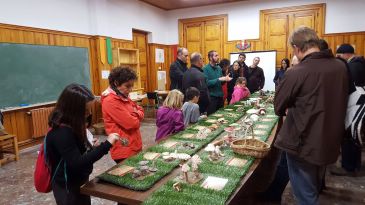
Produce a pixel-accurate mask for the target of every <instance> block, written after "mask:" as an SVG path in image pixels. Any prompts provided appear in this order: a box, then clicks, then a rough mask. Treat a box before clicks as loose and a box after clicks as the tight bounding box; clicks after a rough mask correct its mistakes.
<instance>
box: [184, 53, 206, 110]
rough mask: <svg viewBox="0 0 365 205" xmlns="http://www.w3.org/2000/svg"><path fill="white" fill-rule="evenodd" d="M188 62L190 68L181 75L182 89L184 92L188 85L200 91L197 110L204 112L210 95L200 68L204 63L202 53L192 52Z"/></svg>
mask: <svg viewBox="0 0 365 205" xmlns="http://www.w3.org/2000/svg"><path fill="white" fill-rule="evenodd" d="M190 64H191V67H190V69H189V70H187V71H186V72H185V73H184V76H183V80H182V87H183V91H184V94H185V91H186V89H188V88H189V87H195V88H197V89H198V90H199V91H200V97H199V102H198V105H199V111H200V113H201V114H205V112H206V111H207V108H208V105H209V103H210V97H209V90H208V86H207V83H206V78H205V75H204V73H203V70H202V67H203V65H204V62H203V58H202V55H201V54H200V53H198V52H194V53H193V54H191V57H190Z"/></svg>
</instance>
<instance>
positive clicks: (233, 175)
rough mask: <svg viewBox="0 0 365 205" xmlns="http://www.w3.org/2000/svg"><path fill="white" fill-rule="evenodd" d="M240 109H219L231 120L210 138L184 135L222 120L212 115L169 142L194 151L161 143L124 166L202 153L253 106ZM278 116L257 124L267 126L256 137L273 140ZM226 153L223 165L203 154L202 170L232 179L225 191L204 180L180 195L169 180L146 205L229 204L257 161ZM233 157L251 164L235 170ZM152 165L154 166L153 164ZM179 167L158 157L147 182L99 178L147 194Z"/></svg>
mask: <svg viewBox="0 0 365 205" xmlns="http://www.w3.org/2000/svg"><path fill="white" fill-rule="evenodd" d="M237 104H240V105H242V104H244V102H242V101H240V102H237V103H236V104H235V105H237ZM238 108H239V107H237V106H234V105H228V106H226V107H225V108H222V109H220V110H218V111H217V112H216V113H215V114H223V118H225V120H227V121H228V123H226V124H220V125H219V127H218V129H216V130H215V131H213V132H211V133H210V134H209V135H208V136H207V138H206V139H196V138H192V139H186V138H183V137H182V136H183V135H184V134H196V133H198V130H196V129H194V127H195V126H210V125H211V124H212V123H209V122H206V121H207V120H209V119H218V118H220V117H217V116H214V115H210V116H209V117H208V118H207V119H205V120H201V121H199V122H198V123H196V124H194V125H192V126H190V127H188V128H186V129H185V130H184V131H182V132H179V133H176V134H173V135H172V136H170V137H169V138H168V139H167V140H174V141H177V142H179V144H181V143H184V142H189V143H193V144H194V145H195V148H194V149H182V148H181V147H180V148H179V147H172V148H166V147H164V146H162V144H163V143H164V142H160V143H159V144H157V145H155V146H153V147H150V148H148V149H147V150H145V151H143V152H140V153H139V154H137V155H136V156H133V157H131V158H128V159H127V160H125V161H124V163H123V164H125V165H129V166H132V167H137V166H138V162H140V161H142V160H145V159H144V158H143V155H144V154H145V153H146V152H158V153H162V152H174V151H175V150H177V152H178V153H187V154H189V155H191V156H192V155H194V154H196V153H197V152H199V150H201V149H202V148H203V147H204V146H205V145H207V144H208V143H210V142H212V141H213V140H215V139H216V138H217V137H218V136H220V134H221V133H222V132H224V128H225V127H228V126H229V125H230V124H232V123H235V122H237V121H238V120H240V119H241V118H242V117H243V116H244V115H245V111H246V110H248V109H250V108H251V106H247V105H245V106H244V108H243V109H242V108H241V109H239V110H238ZM225 109H233V110H232V111H225ZM267 114H273V109H271V108H269V109H267ZM277 119H278V118H277V117H276V118H273V121H271V122H261V121H258V122H257V123H255V127H256V126H257V125H260V124H264V125H267V128H266V129H260V130H264V131H265V132H264V133H262V134H260V135H256V136H259V137H260V138H261V139H262V140H264V141H266V140H267V138H268V137H269V135H270V133H271V130H272V128H273V127H274V126H275V124H276V123H277ZM222 153H223V154H224V155H225V156H224V159H223V160H222V161H219V162H211V161H209V160H208V154H207V153H206V152H201V153H199V156H200V157H201V159H202V160H203V162H202V163H201V164H200V165H199V171H200V172H201V173H202V175H203V176H204V179H205V178H206V177H207V176H215V177H221V178H226V179H228V182H227V184H226V185H225V187H224V188H223V190H220V191H215V190H211V189H205V188H202V187H201V183H202V182H203V181H204V179H203V180H201V181H200V182H199V183H197V184H193V185H190V184H182V191H181V192H177V191H175V190H174V189H173V188H172V185H173V184H174V183H175V182H176V181H174V179H172V180H169V181H168V182H167V183H166V184H164V185H163V186H161V187H160V188H159V189H158V190H156V191H155V192H154V193H153V194H152V195H151V196H150V197H149V198H148V199H147V200H146V201H145V202H144V204H148V205H150V204H164V205H165V204H186V205H188V204H189V205H190V204H212V205H214V204H224V203H225V201H226V200H227V199H228V198H229V196H230V195H231V193H232V192H233V191H234V190H235V189H236V187H237V185H238V183H239V182H240V180H241V178H242V177H243V176H244V175H245V174H246V173H247V171H248V170H249V168H250V167H251V165H252V163H253V161H254V160H255V159H254V158H253V157H248V156H242V155H238V154H235V153H234V152H233V151H232V150H231V149H229V148H222ZM232 157H236V158H242V159H246V160H247V163H246V164H245V166H244V167H241V168H239V167H233V166H228V165H227V164H226V163H227V161H228V160H229V159H231V158H232ZM150 164H151V163H150ZM178 165H179V161H178V160H175V161H173V162H165V161H164V160H163V159H161V158H158V159H156V160H155V167H156V168H158V171H157V172H156V173H155V174H153V175H150V176H146V177H145V178H144V179H143V180H137V179H134V178H132V174H131V173H129V174H126V175H124V176H122V177H120V176H113V175H110V174H108V173H107V172H105V173H103V174H101V175H100V176H98V178H100V179H101V180H103V181H107V182H110V183H113V184H116V185H119V186H123V187H126V188H129V189H132V190H137V191H145V190H148V189H149V188H151V187H152V186H153V185H154V184H155V183H156V182H158V181H159V180H160V179H161V178H162V177H164V176H165V175H167V174H169V173H170V172H171V171H172V170H174V169H175V168H176V167H177V166H178Z"/></svg>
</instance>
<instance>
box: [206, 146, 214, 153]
mask: <svg viewBox="0 0 365 205" xmlns="http://www.w3.org/2000/svg"><path fill="white" fill-rule="evenodd" d="M204 150H205V151H207V152H214V150H215V147H214V145H213V144H208V145H207V147H205V149H204Z"/></svg>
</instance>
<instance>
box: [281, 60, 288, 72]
mask: <svg viewBox="0 0 365 205" xmlns="http://www.w3.org/2000/svg"><path fill="white" fill-rule="evenodd" d="M283 61H285V63H286V68H285V70H286V69H288V68H289V67H290V61H289V59H287V58H284V59H283V60H281V62H283ZM280 68H281V69H284V68H283V65H280Z"/></svg>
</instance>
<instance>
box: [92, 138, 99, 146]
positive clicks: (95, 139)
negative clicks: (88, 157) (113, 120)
mask: <svg viewBox="0 0 365 205" xmlns="http://www.w3.org/2000/svg"><path fill="white" fill-rule="evenodd" d="M92 142H93V146H94V147H97V146H99V145H100V141H99V139H98V138H93V140H92Z"/></svg>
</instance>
